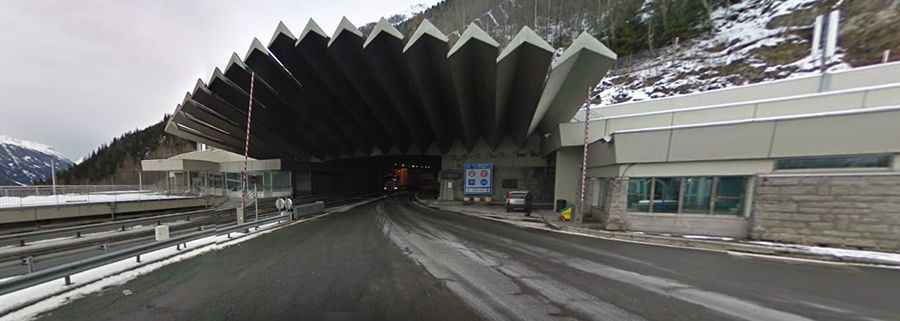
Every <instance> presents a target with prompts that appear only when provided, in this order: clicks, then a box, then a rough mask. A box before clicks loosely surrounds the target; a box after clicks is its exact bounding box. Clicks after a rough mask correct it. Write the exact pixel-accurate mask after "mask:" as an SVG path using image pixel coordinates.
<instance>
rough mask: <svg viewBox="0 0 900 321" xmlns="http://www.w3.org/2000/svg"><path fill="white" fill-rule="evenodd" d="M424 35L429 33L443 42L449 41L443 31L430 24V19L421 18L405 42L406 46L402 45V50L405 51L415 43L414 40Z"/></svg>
mask: <svg viewBox="0 0 900 321" xmlns="http://www.w3.org/2000/svg"><path fill="white" fill-rule="evenodd" d="M425 35H429V36H431V37H433V38H435V39H438V40H440V41H443V42H448V41H450V38H447V35H445V34H444V33H443V32H441V30H439V29H438V28H437V27H435V26H434V25H433V24H431V21H428V19H425V20H422V23H421V24H419V27H418V28H416V31H415V32H413V35H412V37H410V38H409V41H407V42H406V46H404V47H403V52H406V50H408V49H409V48H410V47H412V45H413V44H415V43H416V41H419V39H420V38H422V36H425Z"/></svg>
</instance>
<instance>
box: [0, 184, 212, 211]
mask: <svg viewBox="0 0 900 321" xmlns="http://www.w3.org/2000/svg"><path fill="white" fill-rule="evenodd" d="M184 196H195V195H193V194H172V193H168V192H166V191H165V190H161V189H159V188H157V187H156V186H154V185H149V186H138V185H57V186H56V187H55V188H54V187H53V186H47V185H36V186H0V208H4V207H27V206H48V205H51V206H52V205H68V204H80V203H99V202H103V203H114V202H122V201H141V200H154V199H169V198H178V197H184Z"/></svg>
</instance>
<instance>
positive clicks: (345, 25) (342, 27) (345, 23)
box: [328, 17, 363, 47]
mask: <svg viewBox="0 0 900 321" xmlns="http://www.w3.org/2000/svg"><path fill="white" fill-rule="evenodd" d="M344 31H347V32H350V33H352V34H354V35H357V36H359V37H360V38H362V36H363V34H362V32H360V31H359V29H357V28H356V26H354V25H353V23H352V22H350V20H348V19H347V17H343V18H341V23H340V24H338V26H337V29H335V30H334V36H332V37H331V40H328V46H329V47H331V44H332V43H334V40H335V39H337V38H338V36H340V35H341V33H343V32H344Z"/></svg>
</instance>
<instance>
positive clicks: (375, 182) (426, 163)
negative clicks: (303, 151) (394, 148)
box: [294, 155, 441, 195]
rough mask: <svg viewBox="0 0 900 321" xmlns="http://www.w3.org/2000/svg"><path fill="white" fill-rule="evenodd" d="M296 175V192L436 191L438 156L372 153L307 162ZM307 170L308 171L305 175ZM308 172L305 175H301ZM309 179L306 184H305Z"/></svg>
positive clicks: (438, 168)
mask: <svg viewBox="0 0 900 321" xmlns="http://www.w3.org/2000/svg"><path fill="white" fill-rule="evenodd" d="M301 171H305V172H306V173H300V174H299V175H298V174H295V175H294V176H295V177H296V179H297V180H298V181H297V182H296V183H297V184H295V186H301V187H303V190H297V191H296V192H297V194H319V195H353V194H367V193H383V192H400V191H410V192H421V193H432V194H437V191H438V188H439V186H438V184H439V182H438V173H440V171H441V157H440V156H424V155H423V156H410V155H404V156H373V157H364V158H352V159H339V160H331V161H327V162H321V163H309V164H307V165H306V166H303V167H302V168H301ZM307 173H308V174H307ZM304 174H307V175H304ZM307 182H308V184H307Z"/></svg>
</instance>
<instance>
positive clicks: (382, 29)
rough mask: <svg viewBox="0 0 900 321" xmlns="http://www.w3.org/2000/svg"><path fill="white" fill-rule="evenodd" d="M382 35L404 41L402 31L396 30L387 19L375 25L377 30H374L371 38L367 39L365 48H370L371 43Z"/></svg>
mask: <svg viewBox="0 0 900 321" xmlns="http://www.w3.org/2000/svg"><path fill="white" fill-rule="evenodd" d="M381 33H385V34H388V35H391V36H394V38H397V39H400V40H403V33H400V30H397V28H394V26H392V25H391V24H390V23H388V21H387V20H386V19H384V18H381V20H378V23H376V24H375V28H374V29H372V32H371V33H369V38H366V41H365V42H364V43H363V48H365V47H368V46H369V43H371V42H372V41H373V40H375V38H377V37H378V35H379V34H381Z"/></svg>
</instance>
